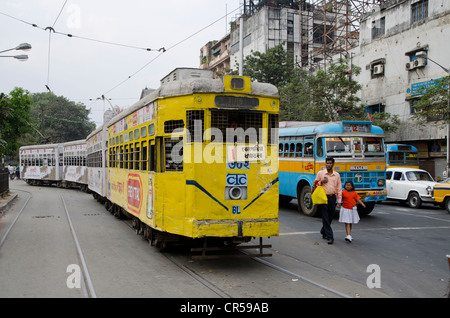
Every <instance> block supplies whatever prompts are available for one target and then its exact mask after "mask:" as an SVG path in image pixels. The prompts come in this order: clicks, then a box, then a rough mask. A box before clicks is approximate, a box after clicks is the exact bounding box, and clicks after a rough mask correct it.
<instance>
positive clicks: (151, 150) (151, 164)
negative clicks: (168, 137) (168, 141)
mask: <svg viewBox="0 0 450 318" xmlns="http://www.w3.org/2000/svg"><path fill="white" fill-rule="evenodd" d="M155 162H156V157H155V145H149V147H148V171H155V167H156V165H155Z"/></svg>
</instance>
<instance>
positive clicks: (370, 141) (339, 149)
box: [325, 137, 384, 157]
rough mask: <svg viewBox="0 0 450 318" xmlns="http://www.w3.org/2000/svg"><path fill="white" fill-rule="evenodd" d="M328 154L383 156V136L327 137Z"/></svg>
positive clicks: (340, 155)
mask: <svg viewBox="0 0 450 318" xmlns="http://www.w3.org/2000/svg"><path fill="white" fill-rule="evenodd" d="M325 147H326V150H327V155H330V156H339V157H354V156H358V157H359V156H362V155H364V156H365V157H380V156H381V157H383V156H384V148H383V138H381V137H327V138H325Z"/></svg>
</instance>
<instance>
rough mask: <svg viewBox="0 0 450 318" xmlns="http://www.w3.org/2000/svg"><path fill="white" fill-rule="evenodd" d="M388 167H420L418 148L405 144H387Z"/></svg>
mask: <svg viewBox="0 0 450 318" xmlns="http://www.w3.org/2000/svg"><path fill="white" fill-rule="evenodd" d="M386 152H387V156H386V158H387V159H386V160H387V166H388V168H392V167H407V168H417V169H419V158H418V157H417V148H416V147H414V146H411V145H404V144H386Z"/></svg>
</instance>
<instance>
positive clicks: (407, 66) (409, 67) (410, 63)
mask: <svg viewBox="0 0 450 318" xmlns="http://www.w3.org/2000/svg"><path fill="white" fill-rule="evenodd" d="M412 69H414V63H413V62H408V63H406V70H407V71H410V70H412Z"/></svg>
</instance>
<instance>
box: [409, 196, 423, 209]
mask: <svg viewBox="0 0 450 318" xmlns="http://www.w3.org/2000/svg"><path fill="white" fill-rule="evenodd" d="M408 205H409V207H410V208H414V209H417V208H420V206H421V205H422V200H421V199H420V196H419V194H418V193H417V192H412V193H410V194H409V196H408Z"/></svg>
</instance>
